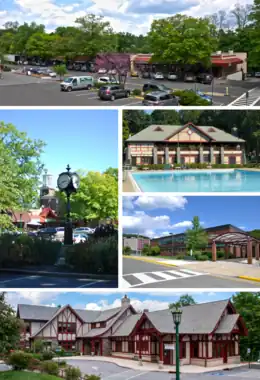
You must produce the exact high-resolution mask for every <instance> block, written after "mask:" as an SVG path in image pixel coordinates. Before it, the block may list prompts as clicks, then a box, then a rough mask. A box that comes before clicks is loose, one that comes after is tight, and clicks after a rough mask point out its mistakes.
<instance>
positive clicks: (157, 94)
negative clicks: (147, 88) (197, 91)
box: [143, 91, 179, 106]
mask: <svg viewBox="0 0 260 380" xmlns="http://www.w3.org/2000/svg"><path fill="white" fill-rule="evenodd" d="M143 105H144V106H178V105H179V98H177V97H176V96H174V95H172V94H169V93H168V92H164V91H154V92H150V93H149V94H146V95H145V96H144V100H143Z"/></svg>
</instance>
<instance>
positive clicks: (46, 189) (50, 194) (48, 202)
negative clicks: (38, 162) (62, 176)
mask: <svg viewBox="0 0 260 380" xmlns="http://www.w3.org/2000/svg"><path fill="white" fill-rule="evenodd" d="M52 181H53V176H52V175H51V174H50V173H48V170H47V169H45V170H44V174H43V176H42V186H41V188H40V205H41V207H43V208H51V209H52V210H53V211H55V212H56V213H57V212H58V198H57V197H56V196H55V189H54V188H53V183H52Z"/></svg>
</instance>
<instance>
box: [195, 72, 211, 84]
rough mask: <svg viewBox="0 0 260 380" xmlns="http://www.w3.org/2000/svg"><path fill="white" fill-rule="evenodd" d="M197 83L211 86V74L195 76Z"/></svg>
mask: <svg viewBox="0 0 260 380" xmlns="http://www.w3.org/2000/svg"><path fill="white" fill-rule="evenodd" d="M197 81H198V82H199V83H202V84H211V83H212V81H213V76H212V75H211V74H207V73H202V74H199V75H198V76H197Z"/></svg>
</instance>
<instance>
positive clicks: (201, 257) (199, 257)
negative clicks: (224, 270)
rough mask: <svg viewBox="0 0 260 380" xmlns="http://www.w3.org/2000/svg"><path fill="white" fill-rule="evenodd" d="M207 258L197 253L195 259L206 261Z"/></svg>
mask: <svg viewBox="0 0 260 380" xmlns="http://www.w3.org/2000/svg"><path fill="white" fill-rule="evenodd" d="M208 259H209V258H208V256H207V255H197V256H196V260H198V261H207V260H208Z"/></svg>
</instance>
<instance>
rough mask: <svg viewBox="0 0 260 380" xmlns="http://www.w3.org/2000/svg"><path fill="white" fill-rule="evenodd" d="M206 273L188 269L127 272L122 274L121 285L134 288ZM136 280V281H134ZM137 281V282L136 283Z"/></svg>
mask: <svg viewBox="0 0 260 380" xmlns="http://www.w3.org/2000/svg"><path fill="white" fill-rule="evenodd" d="M206 274H207V273H199V272H195V271H192V270H189V269H179V270H173V269H169V270H167V271H158V272H157V271H155V272H145V273H142V272H141V273H128V274H125V275H124V276H123V279H122V285H123V287H124V288H135V287H138V286H142V285H147V284H155V283H158V282H164V281H172V280H180V279H185V278H191V277H197V276H203V275H206ZM136 280H137V281H136ZM136 282H138V283H136Z"/></svg>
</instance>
